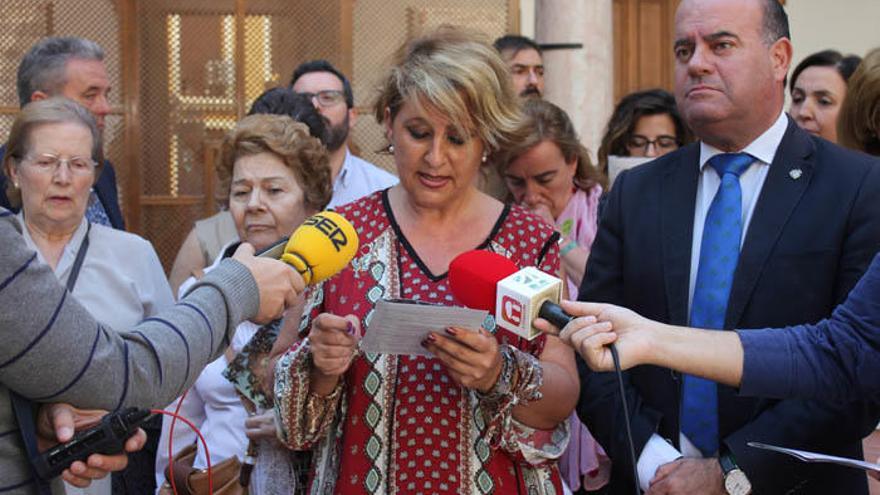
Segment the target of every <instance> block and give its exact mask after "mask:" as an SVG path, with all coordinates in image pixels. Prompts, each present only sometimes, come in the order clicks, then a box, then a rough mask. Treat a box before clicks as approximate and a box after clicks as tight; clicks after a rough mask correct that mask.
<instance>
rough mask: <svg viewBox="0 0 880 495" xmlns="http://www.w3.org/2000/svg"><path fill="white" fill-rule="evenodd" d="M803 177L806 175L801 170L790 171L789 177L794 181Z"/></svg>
mask: <svg viewBox="0 0 880 495" xmlns="http://www.w3.org/2000/svg"><path fill="white" fill-rule="evenodd" d="M802 175H804V172H803V170H801V169H799V168H793V169H791V170H789V171H788V176H789V177H791V179H792V180H798V179H800V178H801V176H802Z"/></svg>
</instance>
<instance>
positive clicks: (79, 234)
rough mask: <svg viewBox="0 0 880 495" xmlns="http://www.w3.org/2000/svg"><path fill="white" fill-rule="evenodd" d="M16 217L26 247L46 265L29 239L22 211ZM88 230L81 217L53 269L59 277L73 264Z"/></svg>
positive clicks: (86, 223) (41, 255) (87, 223)
mask: <svg viewBox="0 0 880 495" xmlns="http://www.w3.org/2000/svg"><path fill="white" fill-rule="evenodd" d="M16 215H17V217H18V222H19V223H20V224H21V233H22V235H23V236H24V238H25V241H26V242H27V244H28V245H30V246H33V247H34V251H36V252H37V259H39V260H40V261H42V262H43V263H46V259H45V258H43V253H41V252H40V250H39V249H37V248H36V246H37V244H36V243H35V242H34V240H33V238H32V237H31V234H30V232H29V231H28V229H27V225H25V223H24V222H25V221H24V210H19V212H18V213H17V214H16ZM88 229H89V221H88V220H87V219H86V218H85V216H83V219H82V220H81V221H80V223H79V227H77V228H76V231H75V232H74V233H73V236H71V238H70V240H69V241H67V245H65V246H64V251H63V252H62V253H61V258H59V260H58V265H57V266H56V267H55V273H56V274H57V275H60V274H62V273H64V270H66V269H67V267H68V265H71V264H73V260H74V259H75V258H76V254H77V253H78V252H79V248H80V247H81V246H82V242H83V239H85V237H86V233H87V232H88Z"/></svg>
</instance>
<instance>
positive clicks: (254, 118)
mask: <svg viewBox="0 0 880 495" xmlns="http://www.w3.org/2000/svg"><path fill="white" fill-rule="evenodd" d="M260 153H272V154H273V155H275V156H277V157H278V158H280V159H281V161H283V162H284V164H285V165H287V167H288V168H289V169H290V170H291V171H292V172H293V176H294V177H295V178H296V181H297V182H298V183H299V185H300V187H301V188H302V190H303V202H304V203H305V206H306V207H307V208H311V209H314V210H315V211H321V210H323V209H324V207H325V206H327V203H329V202H330V196H331V195H332V193H333V190H332V187H331V185H330V164H329V159H328V157H327V149H326V148H324V146H323V145H322V144H321V142H320V141H319V140H318V139H317V138H314V137H311V136H310V135H309V128H308V127H307V126H306V125H305V124H303V123H300V122H296V121H294V120H293V119H292V118H290V117H288V116H287V115H269V114H256V115H249V116H247V117H245V118H243V119H241V120H240V121H239V122H238V124H237V125H236V126H235V128H234V129H232V130H231V131H229V133H228V134H227V135H226V138H225V139H224V140H223V147H222V148H221V155H220V161H219V162H218V163H217V176H218V178H219V179H220V184H221V187H222V188H223V189H224V190H225V191H227V192H228V191H229V188H230V186H231V181H232V173H233V170H234V168H235V162H236V160H238V159H239V158H241V157H244V156H251V155H258V154H260Z"/></svg>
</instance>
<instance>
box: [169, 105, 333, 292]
mask: <svg viewBox="0 0 880 495" xmlns="http://www.w3.org/2000/svg"><path fill="white" fill-rule="evenodd" d="M258 113H268V114H273V115H288V116H290V118H292V119H293V120H295V121H297V122H302V123H304V124H306V125H307V126H308V127H309V134H311V135H312V137H316V138H318V139H320V140H321V142H322V143H323V142H324V141H325V140H326V135H325V133H326V132H327V130H326V127H325V125H324V119H323V117H321V114H319V113H318V111H317V110H316V109H315V107H314V105H312V101H311V100H310V99H309V98H308V97H307V96H303V95H298V94H296V93H294V92H293V90H292V89H290V88H272V89H269V90H267V91H266V92H264V93H263V94H261V95H260V96H258V97H257V99H256V100H254V103H253V105H251V109H250V111H249V112H248V115H254V114H258ZM220 190H221V191H224V193H228V190H225V189H224V188H222V187H221V188H220ZM228 200H229V198H226V197H224V198H223V203H224V204H223V208H224V209H223V210H221V211H220V212H218V213H216V214H214V215H212V216H210V217H208V218H203V219H201V220H196V222H195V227H194V228H193V229H192V230H191V231H190V233H189V234H188V235H187V236H186V239H184V241H183V244H182V245H181V246H180V250H179V251H178V252H177V256H176V257H175V258H174V264H173V265H172V266H171V273H170V275H168V282H169V283H170V284H171V288H172V289H173V290H174V291H175V292H177V289H178V288H179V287H180V284H182V283H183V281H184V280H186V279H188V278H190V277H192V276H196V277H197V278H199V277H201V274H202V270H204V268H205V267H206V266H209V265H210V264H211V263H213V262H214V260H215V259H217V255H218V254H220V250H221V249H222V248H223V247H225V246H226V245H227V244H229V243H230V242H233V241H237V240H238V239H239V238H238V234H237V228H236V226H235V223H234V222H233V221H232V216H231V215H230V214H229V210H228V209H227V203H228Z"/></svg>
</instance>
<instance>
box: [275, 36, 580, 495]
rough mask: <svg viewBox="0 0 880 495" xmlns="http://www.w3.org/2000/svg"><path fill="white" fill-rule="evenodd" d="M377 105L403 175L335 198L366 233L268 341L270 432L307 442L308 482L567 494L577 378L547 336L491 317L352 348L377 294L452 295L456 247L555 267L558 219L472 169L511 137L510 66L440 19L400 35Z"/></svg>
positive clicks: (433, 299)
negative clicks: (505, 196) (410, 339)
mask: <svg viewBox="0 0 880 495" xmlns="http://www.w3.org/2000/svg"><path fill="white" fill-rule="evenodd" d="M375 114H376V116H377V118H378V120H379V122H380V123H382V124H383V125H384V128H385V136H386V138H387V139H388V142H389V149H388V151H389V152H390V153H391V154H392V155H393V157H394V162H395V164H396V166H397V171H398V175H399V177H400V183H399V184H398V185H396V186H393V187H391V188H390V189H386V190H384V191H379V192H376V193H374V194H372V195H370V196H367V197H365V198H362V199H360V200H358V201H355V202H353V203H349V204H347V205H345V206H342V207H341V208H340V209H339V213H341V214H342V215H343V216H345V217H346V218H347V219H349V220H350V221H351V222H352V224H353V225H354V227H355V229H356V230H357V232H358V236H359V238H360V243H361V244H360V248H359V250H358V252H357V253H356V255H355V258H354V260H353V261H352V263H351V265H349V266H348V267H346V268H345V269H343V270H342V272H340V273H339V274H337V275H336V276H334V277H331V278H329V279H327V280H325V281H324V282H322V283H320V284H318V285H315V286H313V287H311V288H310V289H309V292H307V293H306V301H305V310H304V313H303V317H302V320H301V322H300V325H299V329H300V332H299V333H298V334H295V335H293V338H292V339H291V340H292V341H293V344H292V345H289V346H285V347H284V348H283V349H278V351H280V352H278V354H279V355H280V358H278V360H277V365H276V366H274V368H273V369H274V398H275V401H274V402H275V411H276V422H277V425H278V428H279V430H280V434H279V436H280V438H281V439H282V441H283V442H284V443H285V444H287V446H288V447H289V448H290V449H293V450H308V451H311V454H312V461H311V469H310V473H309V483H310V485H309V487H308V491H309V492H310V493H338V494H343V493H344V494H358V493H420V492H421V493H439V494H455V495H457V494H460V493H518V492H519V493H562V484H561V480H560V477H559V470H558V469H557V467H556V459H557V458H558V457H559V455H560V454H561V452H562V449H563V448H564V447H565V444H566V442H567V439H568V427H567V423H566V421H565V420H566V418H567V417H568V416H569V414H571V411H572V410H573V409H574V403H575V401H576V398H577V395H578V379H577V373H576V369H575V364H574V358H573V355H572V353H571V351H570V350H569V349H566V348H565V346H564V344H562V343H561V342H560V341H559V340H558V339H557V338H556V337H552V336H549V337H548V336H543V335H542V336H538V337H536V338H534V339H532V340H531V341H529V340H526V339H524V338H520V337H518V336H517V335H514V334H513V333H508V332H507V331H505V330H502V329H500V328H498V327H497V326H496V325H495V324H494V321H493V320H488V321H487V322H485V323H484V327H486V328H473V329H462V328H446V329H443V328H440V329H437V331H434V332H431V333H429V334H428V336H427V337H426V338H425V340H424V341H423V342H422V346H423V347H424V349H425V352H424V353H421V354H419V355H392V354H383V353H362V352H359V351H358V342H359V339H360V337H361V336H363V335H364V333H365V332H367V333H368V332H371V331H374V329H373V327H370V328H369V329H368V328H367V325H366V322H367V321H368V319H369V317H370V315H371V314H372V313H373V309H374V308H375V307H376V304H377V303H378V302H379V301H380V300H382V299H393V298H405V299H410V300H418V301H422V302H427V303H434V304H442V305H447V306H450V305H459V306H460V305H461V303H460V302H457V300H456V298H455V296H454V295H453V294H452V292H451V290H450V286H449V280H448V270H449V264H450V262H451V261H452V259H453V258H455V257H456V256H458V255H459V254H461V253H463V252H465V251H469V250H473V249H482V250H488V251H493V252H496V253H501V254H503V255H505V256H507V257H508V258H510V259H511V260H513V261H514V262H515V263H516V264H517V265H519V266H537V267H539V268H541V269H543V270H544V271H547V272H550V273H557V272H558V271H559V251H558V248H557V243H556V235H555V233H554V231H553V229H552V228H550V227H549V226H546V225H544V224H543V223H542V222H541V221H540V220H539V219H538V218H537V216H535V215H534V214H532V213H531V212H529V211H527V210H525V209H524V208H522V207H519V206H516V205H514V206H507V205H504V204H502V203H501V202H499V201H497V200H496V199H494V198H492V197H490V196H488V195H486V194H484V193H482V192H480V191H479V190H478V189H477V187H476V185H475V184H476V180H475V179H476V177H477V175H478V174H479V169H480V167H481V166H482V164H483V163H485V162H487V161H488V160H489V157H490V155H493V154H495V153H497V152H498V151H499V150H500V149H502V148H504V147H506V146H509V145H510V144H511V143H512V142H514V141H515V140H516V139H518V137H519V134H518V133H519V129H520V127H521V120H522V115H521V113H520V110H519V106H518V102H517V99H516V96H515V95H514V93H513V89H512V86H511V82H510V76H509V74H508V72H507V68H506V66H505V65H504V62H502V61H501V59H500V58H499V57H498V54H497V53H496V52H495V50H494V49H493V48H492V47H491V46H490V45H489V44H488V43H487V42H486V41H485V40H483V39H481V38H479V37H478V36H476V35H474V34H470V33H468V32H464V31H462V30H459V29H455V28H444V29H441V30H439V31H436V32H434V33H432V34H429V35H426V36H424V37H421V38H418V39H415V40H413V41H411V42H409V43H408V44H406V45H405V46H404V47H403V48H402V49H401V51H400V52H399V53H398V56H397V57H396V59H395V61H394V64H393V67H392V68H391V70H390V72H389V73H388V75H387V77H386V78H385V81H384V84H383V87H382V90H381V94H380V96H379V98H378V101H377V103H376V106H375ZM285 328H287V326H286V325H285ZM379 331H381V329H380V330H379ZM294 333H295V332H294ZM279 340H283V339H279ZM277 347H278V346H276V348H277Z"/></svg>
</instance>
